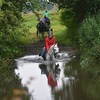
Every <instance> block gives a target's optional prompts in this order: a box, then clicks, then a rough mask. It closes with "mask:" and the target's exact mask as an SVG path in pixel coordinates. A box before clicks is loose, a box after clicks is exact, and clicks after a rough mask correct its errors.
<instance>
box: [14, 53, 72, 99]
mask: <svg viewBox="0 0 100 100" xmlns="http://www.w3.org/2000/svg"><path fill="white" fill-rule="evenodd" d="M32 57H33V58H34V59H35V60H34V59H33V58H32ZM70 60H71V58H70V57H68V58H67V59H66V60H65V59H64V60H63V61H60V62H59V61H56V62H43V60H42V59H38V57H37V55H36V56H35V55H33V56H32V55H29V56H25V57H22V58H21V59H18V60H16V61H17V67H18V69H16V70H15V73H16V74H17V75H19V77H20V78H21V79H22V81H21V82H22V84H23V86H25V87H27V88H28V90H29V93H30V94H31V99H30V100H32V98H34V100H55V93H56V91H60V90H62V89H63V85H64V84H68V85H69V84H70V80H74V77H72V76H71V77H67V76H65V75H64V68H65V64H66V63H68V62H69V61H70ZM70 93H71V91H70ZM70 100H73V97H72V99H70Z"/></svg>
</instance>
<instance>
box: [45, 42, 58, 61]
mask: <svg viewBox="0 0 100 100" xmlns="http://www.w3.org/2000/svg"><path fill="white" fill-rule="evenodd" d="M58 53H59V48H58V44H57V43H56V44H54V45H52V46H51V47H50V48H49V51H48V52H47V53H46V60H47V61H53V60H55V58H56V56H57V54H58Z"/></svg>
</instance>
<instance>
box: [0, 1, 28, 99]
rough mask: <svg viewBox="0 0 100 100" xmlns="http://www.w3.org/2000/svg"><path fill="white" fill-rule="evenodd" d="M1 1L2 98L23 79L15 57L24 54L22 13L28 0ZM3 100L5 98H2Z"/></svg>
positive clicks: (0, 54) (24, 30) (18, 85)
mask: <svg viewBox="0 0 100 100" xmlns="http://www.w3.org/2000/svg"><path fill="white" fill-rule="evenodd" d="M4 1H5V2H1V1H0V4H1V5H0V8H1V10H0V82H1V83H0V98H1V99H2V96H3V95H4V94H6V96H7V95H9V94H10V92H11V89H12V88H14V87H15V86H16V87H22V86H21V80H20V79H19V77H18V76H17V75H15V72H14V70H15V68H16V66H14V65H13V64H14V59H15V58H16V57H18V56H20V55H22V50H21V47H20V45H22V44H21V43H20V37H22V36H25V35H26V32H27V28H25V27H24V28H23V24H22V22H23V18H22V15H21V12H22V9H23V6H26V5H25V3H26V1H27V0H4ZM8 84H9V86H8ZM2 100H3V99H2Z"/></svg>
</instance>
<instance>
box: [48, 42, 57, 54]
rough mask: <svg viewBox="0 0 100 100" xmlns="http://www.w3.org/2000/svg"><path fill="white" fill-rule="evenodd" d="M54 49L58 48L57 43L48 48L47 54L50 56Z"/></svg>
mask: <svg viewBox="0 0 100 100" xmlns="http://www.w3.org/2000/svg"><path fill="white" fill-rule="evenodd" d="M54 47H58V46H57V43H56V44H53V45H52V46H51V47H50V48H49V51H48V53H49V54H50V55H51V54H52V53H53V49H54Z"/></svg>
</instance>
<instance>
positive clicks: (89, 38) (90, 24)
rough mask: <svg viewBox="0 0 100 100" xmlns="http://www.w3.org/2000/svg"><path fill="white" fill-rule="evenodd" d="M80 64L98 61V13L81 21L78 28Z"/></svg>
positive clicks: (99, 41) (99, 28)
mask: <svg viewBox="0 0 100 100" xmlns="http://www.w3.org/2000/svg"><path fill="white" fill-rule="evenodd" d="M79 34H80V49H81V52H82V57H81V61H82V62H81V64H82V65H84V64H85V65H88V64H89V63H93V61H94V62H96V61H100V14H98V15H96V16H93V17H88V18H87V19H86V20H84V21H83V23H82V25H81V27H80V30H79Z"/></svg>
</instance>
